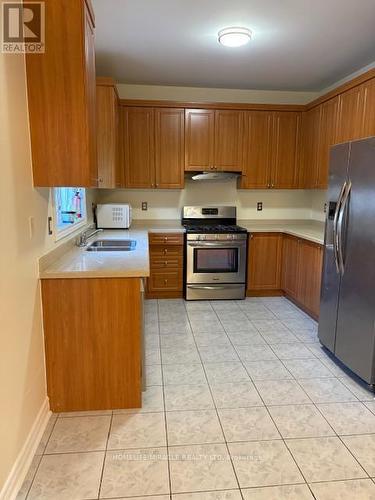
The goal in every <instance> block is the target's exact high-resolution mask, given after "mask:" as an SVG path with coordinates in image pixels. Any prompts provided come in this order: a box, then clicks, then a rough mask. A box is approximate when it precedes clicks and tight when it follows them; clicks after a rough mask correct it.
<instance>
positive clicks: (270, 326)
mask: <svg viewBox="0 0 375 500" xmlns="http://www.w3.org/2000/svg"><path fill="white" fill-rule="evenodd" d="M253 323H254V326H255V327H256V328H257V330H259V331H260V333H271V332H273V333H280V332H288V331H289V330H288V328H287V327H286V326H285V325H284V324H283V323H282V321H280V320H278V319H276V318H274V319H254V320H253Z"/></svg>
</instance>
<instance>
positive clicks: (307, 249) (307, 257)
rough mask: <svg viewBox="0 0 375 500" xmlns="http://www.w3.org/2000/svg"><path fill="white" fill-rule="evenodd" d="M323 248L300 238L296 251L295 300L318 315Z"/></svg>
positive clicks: (314, 314)
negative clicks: (296, 277) (296, 281)
mask: <svg viewBox="0 0 375 500" xmlns="http://www.w3.org/2000/svg"><path fill="white" fill-rule="evenodd" d="M322 264H323V249H322V247H321V246H320V245H317V244H314V243H311V242H309V241H305V240H300V244H299V252H298V288H297V297H296V299H297V301H298V302H300V304H301V305H302V306H304V307H305V308H306V310H307V311H308V312H310V313H311V314H312V315H313V316H315V317H318V316H319V308H320V287H321V277H322Z"/></svg>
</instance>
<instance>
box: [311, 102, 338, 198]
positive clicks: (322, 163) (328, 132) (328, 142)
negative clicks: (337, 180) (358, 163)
mask: <svg viewBox="0 0 375 500" xmlns="http://www.w3.org/2000/svg"><path fill="white" fill-rule="evenodd" d="M337 117H338V97H334V98H333V99H330V100H329V101H327V102H324V103H323V104H322V105H321V115H320V129H319V148H318V160H317V167H318V172H317V173H318V175H317V182H316V187H317V188H318V189H326V188H327V185H328V171H329V155H330V148H331V146H332V145H333V144H336V143H337Z"/></svg>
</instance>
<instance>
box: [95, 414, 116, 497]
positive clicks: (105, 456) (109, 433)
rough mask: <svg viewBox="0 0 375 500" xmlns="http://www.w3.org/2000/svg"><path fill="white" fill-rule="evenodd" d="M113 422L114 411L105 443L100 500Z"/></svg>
mask: <svg viewBox="0 0 375 500" xmlns="http://www.w3.org/2000/svg"><path fill="white" fill-rule="evenodd" d="M112 422H113V411H112V415H111V420H110V422H109V427H108V434H107V440H106V443H105V450H104V457H103V464H102V471H101V474H100V481H99V489H98V499H99V498H100V494H101V490H102V482H103V475H104V466H105V462H106V459H107V450H108V442H109V436H110V435H111V431H112Z"/></svg>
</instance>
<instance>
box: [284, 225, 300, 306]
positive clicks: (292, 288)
mask: <svg viewBox="0 0 375 500" xmlns="http://www.w3.org/2000/svg"><path fill="white" fill-rule="evenodd" d="M298 254H299V240H298V239H297V238H295V237H294V236H288V235H285V234H284V235H283V250H282V273H281V288H282V289H283V290H284V292H286V293H287V294H288V295H289V296H290V297H292V298H295V299H296V298H297V295H298Z"/></svg>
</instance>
